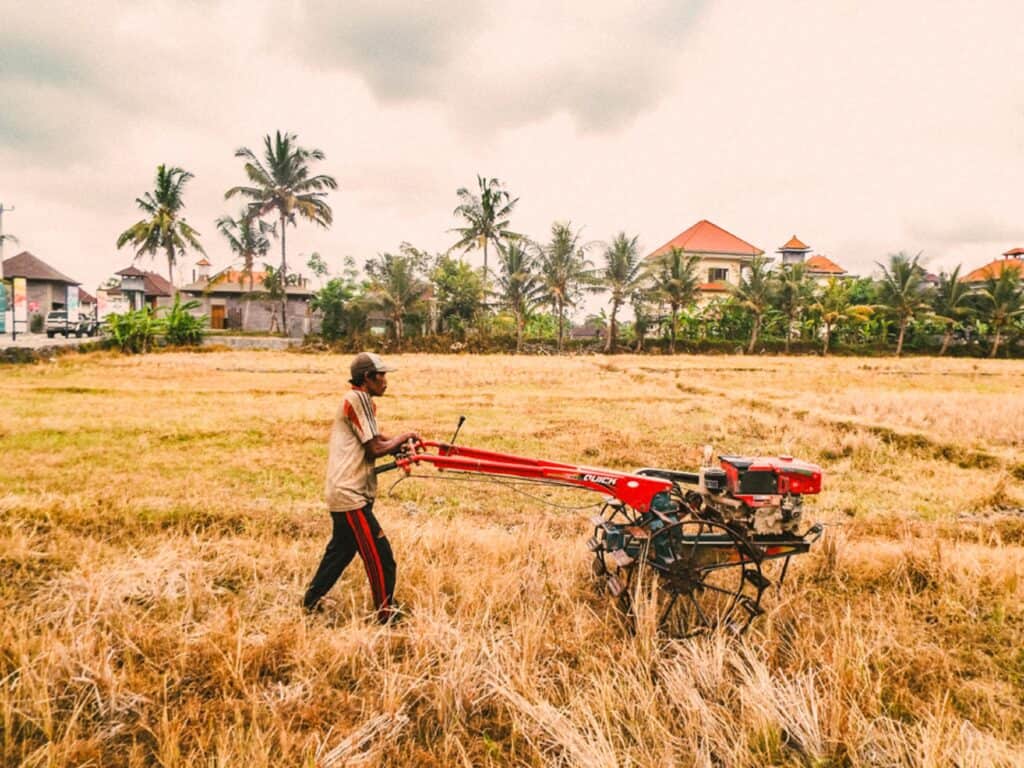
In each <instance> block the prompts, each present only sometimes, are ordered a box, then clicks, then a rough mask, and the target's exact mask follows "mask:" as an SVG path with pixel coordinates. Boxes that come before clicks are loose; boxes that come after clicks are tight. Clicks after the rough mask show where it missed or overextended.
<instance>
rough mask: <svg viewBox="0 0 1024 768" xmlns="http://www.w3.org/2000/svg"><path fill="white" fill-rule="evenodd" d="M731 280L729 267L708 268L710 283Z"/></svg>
mask: <svg viewBox="0 0 1024 768" xmlns="http://www.w3.org/2000/svg"><path fill="white" fill-rule="evenodd" d="M728 280H729V269H728V268H727V267H711V268H710V269H708V282H709V283H724V282H727V281H728Z"/></svg>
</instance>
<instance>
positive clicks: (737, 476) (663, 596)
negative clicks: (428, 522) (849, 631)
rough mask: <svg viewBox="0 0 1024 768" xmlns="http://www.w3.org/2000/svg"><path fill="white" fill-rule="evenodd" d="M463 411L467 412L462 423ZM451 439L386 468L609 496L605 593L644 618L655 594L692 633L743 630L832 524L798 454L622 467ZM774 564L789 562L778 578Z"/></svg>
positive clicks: (675, 622) (419, 448)
mask: <svg viewBox="0 0 1024 768" xmlns="http://www.w3.org/2000/svg"><path fill="white" fill-rule="evenodd" d="M463 420H464V419H460V420H459V427H460V428H461V426H462V423H463ZM458 432H459V430H458V429H456V430H455V436H453V437H452V441H451V442H450V443H440V442H434V441H429V440H427V441H423V442H420V443H416V444H414V445H409V446H407V448H406V450H405V451H404V452H403V453H402V454H400V455H399V456H398V457H397V458H396V460H395V461H394V462H392V463H391V464H387V465H384V466H381V467H378V469H377V471H378V472H383V471H387V470H390V469H401V470H403V471H404V472H405V473H406V474H407V475H411V474H412V470H413V469H414V468H415V467H417V466H420V465H432V466H433V467H434V468H435V469H437V470H438V471H439V472H441V473H446V474H447V473H458V474H460V475H465V474H470V475H476V476H483V477H491V478H505V479H510V480H514V481H516V482H526V483H534V484H541V485H547V486H558V487H565V488H576V489H585V490H589V491H595V492H597V493H599V494H602V495H603V496H604V497H606V498H605V499H604V501H603V504H601V510H600V512H599V513H598V514H596V515H594V516H593V518H592V522H593V525H594V535H593V536H592V537H591V538H590V540H589V542H588V545H589V548H590V550H591V551H592V552H593V555H594V561H593V572H594V576H595V578H596V579H597V581H598V585H599V586H600V587H601V589H602V590H604V591H606V592H607V593H608V594H609V595H611V596H612V597H613V598H614V599H615V600H616V602H617V603H618V604H619V606H620V607H621V608H622V609H623V610H624V611H625V613H626V614H627V616H629V617H630V618H631V619H633V620H635V619H636V617H637V615H638V608H639V606H640V603H639V602H638V601H639V600H641V599H653V600H654V607H655V611H656V616H657V622H658V626H659V628H660V629H661V630H662V631H664V632H665V633H667V634H670V635H672V636H683V637H685V636H690V635H694V634H698V633H703V632H707V631H709V630H713V629H716V628H724V629H727V630H730V631H733V632H736V633H740V632H743V631H744V630H746V628H747V627H748V626H749V625H750V623H751V622H752V621H753V619H754V618H755V617H756V616H758V615H760V614H761V613H762V612H763V611H762V608H761V598H762V596H763V594H764V592H765V591H766V590H767V589H768V587H770V586H772V585H773V584H775V585H777V586H781V584H782V582H783V580H784V579H785V577H786V570H787V568H788V566H789V561H790V558H792V557H793V556H794V555H799V554H802V553H804V552H807V551H808V550H809V549H810V547H811V545H812V544H813V543H814V542H815V541H817V540H818V539H819V538H820V537H821V533H822V526H821V525H819V524H814V525H807V524H806V523H805V522H804V509H803V499H804V497H805V496H809V495H814V494H817V493H820V492H821V479H822V473H821V468H820V467H818V466H816V465H814V464H808V463H806V462H803V461H798V460H795V459H793V458H792V457H789V456H778V457H756V458H749V457H741V456H719V457H718V462H717V463H715V462H713V461H712V453H711V448H710V446H709V447H707V448H706V449H705V456H704V465H703V466H702V467H700V469H698V471H696V472H680V471H676V470H671V469H659V468H653V467H648V468H643V469H638V470H636V471H635V472H618V471H615V470H609V469H603V468H599V467H587V466H579V465H575V464H565V463H562V462H557V461H548V460H546V459H534V458H527V457H524V456H516V455H513V454H506V453H497V452H495V451H487V450H482V449H479V448H471V447H467V446H462V445H458V446H457V445H455V444H454V443H455V438H456V437H457V436H458ZM769 563H779V564H780V565H779V567H778V568H776V569H775V570H776V571H777V573H775V574H774V576H773V578H770V577H769V568H768V565H769Z"/></svg>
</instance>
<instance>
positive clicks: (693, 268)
mask: <svg viewBox="0 0 1024 768" xmlns="http://www.w3.org/2000/svg"><path fill="white" fill-rule="evenodd" d="M699 266H700V256H698V255H696V254H687V253H686V252H685V251H684V250H683V249H682V248H677V247H673V248H671V249H670V250H669V251H668V252H666V253H664V254H662V255H661V256H659V257H658V259H657V261H656V262H655V265H654V267H653V268H652V271H651V276H652V278H653V286H652V288H651V294H652V296H654V297H656V298H658V299H659V300H661V301H662V302H664V303H666V304H668V306H669V311H670V312H671V330H672V335H671V337H670V339H669V347H668V351H669V353H670V354H673V355H674V354H675V353H676V336H677V335H678V331H679V317H678V315H679V310H681V309H682V308H683V307H685V306H686V305H687V304H691V303H693V300H694V299H695V298H696V296H697V287H698V286H699V285H700V278H699V277H698V276H697V268H698V267H699Z"/></svg>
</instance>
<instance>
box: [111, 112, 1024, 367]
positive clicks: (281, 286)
mask: <svg viewBox="0 0 1024 768" xmlns="http://www.w3.org/2000/svg"><path fill="white" fill-rule="evenodd" d="M235 155H236V156H237V157H239V158H240V159H242V161H243V165H242V170H243V173H244V176H245V179H246V181H247V183H246V184H244V185H238V186H232V187H230V188H229V189H228V190H227V191H226V192H225V199H232V198H235V197H239V198H241V199H243V200H244V201H245V205H244V206H243V208H242V209H241V210H240V211H239V212H238V214H237V215H236V216H234V217H232V216H224V217H221V218H219V219H218V220H217V222H216V227H217V231H218V232H219V233H220V234H221V235H222V236H223V237H224V238H225V241H226V242H227V244H228V246H229V248H230V249H231V251H232V252H233V253H234V254H235V255H236V257H238V258H239V259H240V260H241V261H242V264H243V266H242V270H241V271H242V275H243V281H244V280H245V278H246V276H247V277H248V282H249V290H250V291H253V292H255V291H256V290H260V291H263V292H264V293H265V294H266V295H269V296H271V297H272V298H273V299H274V300H279V301H280V311H281V319H282V324H281V327H282V328H285V327H286V325H285V323H284V322H283V321H284V319H285V312H286V303H285V302H286V290H285V289H286V287H287V286H288V285H290V284H293V283H294V282H295V281H296V278H297V275H295V274H294V273H293V272H290V270H289V266H288V258H287V248H286V231H287V227H288V226H289V225H291V226H296V225H297V223H298V221H299V220H300V219H302V220H305V221H308V222H310V223H313V224H315V225H318V226H321V227H330V226H331V224H332V222H333V213H332V210H331V207H330V205H329V204H328V203H327V201H326V196H327V194H328V192H329V191H331V190H335V189H337V187H338V184H337V181H336V180H335V179H334V177H332V176H330V175H327V174H319V173H314V171H313V166H314V164H315V163H317V162H319V161H322V160H324V159H325V157H324V153H323V152H322V151H320V150H318V149H307V148H304V147H302V146H301V145H300V144H299V143H298V140H297V137H296V136H295V135H294V134H290V133H282V132H280V131H279V132H277V133H275V134H274V135H269V134H268V135H267V136H266V137H264V142H263V151H262V156H259V155H257V153H255V152H254V151H253V150H251V149H249V148H247V147H242V148H240V149H238V150H236V152H235ZM191 178H192V174H190V173H189V172H187V171H185V170H183V169H181V168H177V167H167V166H164V165H161V166H159V167H158V168H157V174H156V181H155V188H154V190H153V191H152V192H147V193H146V194H145V195H144V196H143V197H141V198H138V199H137V200H136V203H137V205H138V207H139V208H140V209H141V210H142V211H143V213H144V214H145V215H144V218H142V219H141V220H139V221H138V222H137V223H135V224H133V225H132V226H131V227H129V228H128V229H127V230H125V231H124V232H123V233H121V235H120V236H119V237H118V239H117V245H118V247H119V248H120V247H122V246H124V245H127V244H131V245H132V246H133V247H134V249H135V253H136V256H142V255H146V254H148V255H150V256H154V257H155V256H158V255H162V256H164V257H165V258H166V259H167V264H168V274H169V277H170V278H171V282H172V284H173V282H174V280H173V270H174V266H175V264H176V263H177V262H178V261H179V260H180V258H181V257H182V255H183V254H184V252H185V251H186V250H187V249H193V250H196V251H198V252H200V253H205V251H204V250H203V247H202V245H201V243H200V236H199V233H198V232H197V231H196V230H194V229H193V228H192V227H191V226H190V225H189V224H188V222H187V221H186V220H185V218H184V216H183V215H182V211H183V209H184V195H183V190H184V187H185V185H186V184H187V182H188V181H189V180H190V179H191ZM456 198H457V202H458V204H457V206H456V207H455V209H454V211H453V216H454V217H455V218H456V220H457V223H458V226H456V227H454V228H453V229H452V230H451V233H452V234H453V236H454V237H453V240H454V242H453V245H452V246H451V247H450V248H449V249H448V250H446V251H444V252H440V253H433V254H431V253H428V252H426V251H424V250H421V249H419V248H417V247H415V246H414V245H412V244H410V243H402V244H401V246H400V247H399V249H398V251H397V252H395V253H391V252H384V253H379V254H377V255H376V256H374V257H372V258H370V259H368V260H367V262H366V264H365V267H364V274H363V275H360V274H359V273H358V271H357V270H356V268H355V264H354V262H353V261H352V260H351V259H347V260H346V264H345V268H344V270H343V273H342V274H341V275H339V276H335V277H333V278H331V279H329V280H328V281H327V283H326V284H325V285H324V286H323V287H322V288H321V289H320V290H319V291H317V292H316V294H315V295H314V297H313V300H312V307H313V309H314V310H317V311H319V312H320V313H322V317H323V323H322V335H323V337H324V339H325V340H327V341H337V340H339V339H343V338H345V337H357V338H358V337H361V336H363V335H364V334H366V333H367V330H368V328H369V326H370V323H371V321H372V320H373V319H374V318H377V319H382V320H383V321H384V322H385V323H386V326H387V333H388V336H389V338H390V339H391V340H392V342H393V343H394V344H395V345H396V346H397V347H399V348H401V347H402V346H403V345H404V344H406V343H407V342H408V341H409V339H410V337H418V336H425V335H431V334H436V333H441V334H445V335H447V336H450V337H452V338H453V339H455V340H456V343H457V342H458V341H465V340H466V339H469V338H475V339H478V340H479V339H481V338H483V339H494V338H500V337H509V338H511V337H514V339H515V350H516V351H517V352H521V351H523V348H524V344H525V343H526V341H527V339H533V340H541V341H550V342H552V343H553V345H554V347H555V349H556V350H557V351H558V352H561V351H563V349H564V348H565V346H566V335H567V331H568V329H569V328H571V318H572V316H573V314H574V312H575V311H576V310H577V308H578V307H579V306H580V305H581V303H582V301H583V299H584V298H585V297H586V296H587V295H588V294H601V295H603V296H605V297H606V301H607V306H606V308H604V309H602V310H601V311H600V313H599V314H597V315H595V316H591V317H589V318H587V323H586V325H587V327H589V328H592V329H594V331H595V335H596V336H598V337H599V338H600V344H601V348H602V349H603V351H605V352H609V353H613V352H616V351H620V350H623V349H632V350H634V351H642V350H644V349H645V345H648V346H650V345H657V346H659V347H664V348H665V349H666V351H668V352H669V353H675V352H676V351H677V350H678V348H679V346H680V344H685V345H687V346H688V347H691V348H692V347H694V346H699V347H704V348H707V347H711V348H714V347H715V346H716V345H717V346H720V347H728V346H729V345H732V346H734V347H738V346H741V345H742V347H743V348H745V350H746V351H747V352H748V353H753V352H756V351H758V350H759V349H764V348H772V349H774V348H776V347H781V349H782V351H784V352H786V353H789V352H790V351H791V350H792V349H793V348H794V347H799V348H801V349H805V348H814V349H817V350H819V351H820V352H821V353H823V354H828V353H829V351H830V350H832V349H834V348H835V346H836V345H837V344H838V345H842V346H844V347H854V348H861V349H867V348H878V349H882V348H892V349H894V351H895V353H896V354H897V355H901V354H902V353H903V351H904V349H905V348H907V347H908V345H909V346H911V347H913V348H915V349H918V350H923V349H931V348H935V349H936V351H937V352H938V354H940V355H942V354H946V353H947V352H948V351H949V350H950V349H951V347H952V346H953V345H954V342H955V343H956V345H957V346H958V347H960V348H967V349H970V350H972V351H975V352H978V351H981V352H984V353H987V354H988V355H989V356H991V357H994V356H996V355H997V354H998V352H999V350H1000V349H1001V348H1002V349H1010V348H1012V347H1014V346H1015V345H1018V344H1019V341H1020V339H1021V337H1022V335H1024V290H1022V283H1021V278H1022V276H1021V275H1020V274H1019V272H1018V271H1016V270H1014V269H1009V268H1008V269H1005V270H1003V271H1002V272H1001V273H1000V274H998V275H993V276H991V277H989V278H988V279H987V280H986V281H985V282H984V283H983V284H981V285H968V284H966V283H964V282H962V281H961V280H960V267H957V268H956V269H955V270H953V271H952V272H951V273H948V274H945V273H944V274H941V275H939V276H938V277H937V278H935V279H933V278H932V277H931V276H930V275H928V274H927V272H926V270H925V269H924V267H923V266H922V264H921V261H920V258H921V254H918V255H916V256H910V255H908V254H906V253H904V252H899V253H895V254H890V255H889V256H888V257H887V258H886V259H885V260H884V261H882V262H879V263H878V267H879V269H880V276H879V277H877V278H870V277H867V278H856V279H846V278H842V279H840V278H830V279H828V280H827V281H824V282H822V281H820V280H817V279H814V278H812V276H811V275H810V274H809V273H808V272H807V269H806V266H805V265H804V264H802V263H798V264H791V265H782V266H775V265H773V264H772V262H771V261H770V260H769V259H766V258H764V257H761V256H758V257H755V258H753V259H752V260H751V261H750V263H749V264H748V265H745V266H744V268H743V269H742V270H741V273H740V276H739V281H738V283H737V284H735V285H733V284H726V286H725V287H726V290H725V292H723V293H722V294H721V295H720V296H718V297H716V298H714V299H711V300H707V299H706V298H705V294H704V293H703V292H702V291H701V290H700V287H699V286H700V284H701V282H702V280H701V275H700V274H699V267H700V261H701V260H700V257H699V256H698V255H695V254H692V253H688V252H685V251H682V250H679V249H676V248H673V249H671V250H669V251H668V252H666V253H664V254H662V255H660V256H658V257H656V258H653V259H645V258H644V257H643V256H642V254H641V253H640V250H639V246H638V239H639V238H638V236H636V235H630V234H628V233H626V232H619V233H618V234H616V235H615V236H614V237H613V238H612V239H611V240H610V241H608V242H601V241H587V240H585V239H584V237H583V230H582V228H579V227H574V226H573V225H572V223H571V222H569V221H556V222H554V223H553V224H552V225H551V228H550V232H549V234H548V236H547V237H546V238H545V239H543V240H535V239H533V238H530V237H528V236H526V235H524V234H522V233H518V232H515V231H514V230H513V229H512V228H511V217H512V215H513V213H514V211H515V207H516V204H517V203H518V198H513V197H512V196H511V195H510V194H509V192H508V190H506V189H505V187H504V185H503V184H502V183H501V182H500V181H499V180H497V179H493V178H487V177H483V176H477V179H476V187H475V188H472V189H470V188H460V189H458V190H456ZM272 240H277V241H279V244H280V262H279V264H278V266H276V267H274V266H272V265H270V264H264V272H263V279H262V282H263V285H262V286H261V287H260V288H259V289H257V288H256V286H254V284H253V274H254V266H255V263H256V262H257V261H258V260H262V259H266V258H267V257H268V254H269V253H270V250H271V247H272ZM476 249H479V250H480V251H482V254H483V268H482V269H481V270H477V269H474V268H472V267H471V266H470V265H469V264H467V263H466V262H465V261H464V260H463V259H462V258H461V255H462V254H464V253H466V252H468V251H473V250H476ZM492 256H493V258H494V266H493V269H492V266H491V257H492ZM306 266H307V267H309V268H310V269H311V270H312V271H313V272H314V273H315V274H317V275H318V276H320V277H326V276H328V275H327V273H328V269H327V266H326V264H325V263H324V261H323V259H322V258H320V256H319V255H318V254H313V256H312V257H311V258H310V260H309V261H308V262H307V265H306ZM627 307H628V308H629V310H630V311H631V314H632V319H631V320H630V321H628V322H622V320H621V317H622V313H623V311H624V310H625V309H626V308H627ZM590 343H591V344H593V343H594V342H593V341H591V342H590Z"/></svg>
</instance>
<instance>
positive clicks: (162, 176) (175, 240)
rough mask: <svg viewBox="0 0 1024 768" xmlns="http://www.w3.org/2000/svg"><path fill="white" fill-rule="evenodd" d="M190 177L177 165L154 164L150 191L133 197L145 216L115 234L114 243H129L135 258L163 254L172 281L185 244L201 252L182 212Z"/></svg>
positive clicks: (120, 244) (196, 237)
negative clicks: (154, 168) (153, 181)
mask: <svg viewBox="0 0 1024 768" xmlns="http://www.w3.org/2000/svg"><path fill="white" fill-rule="evenodd" d="M192 178H193V176H192V174H191V173H189V172H188V171H185V170H183V169H181V168H177V167H170V168H168V167H167V166H166V165H158V166H157V168H156V181H155V185H154V188H153V191H152V192H146V193H145V194H144V195H143V196H142V197H139V198H136V199H135V203H136V205H137V206H138V207H139V209H140V210H141V211H142V212H143V213H144V214H145V217H144V218H142V219H139V221H137V222H135V223H134V224H132V225H131V226H130V227H128V229H126V230H125V231H124V232H122V233H121V234H120V235H118V237H117V247H118V248H122V247H124V246H125V245H127V244H129V243H130V244H131V245H132V246H133V247H134V248H135V256H136V258H138V257H140V256H143V255H149V256H152V257H153V258H156V256H157V254H163V255H164V256H165V257H166V258H167V278H168V280H170V282H171V285H172V286H173V285H174V266H175V264H177V263H178V260H179V259H180V258H181V256H182V255H183V254H184V252H185V251H186V250H187V249H188V248H192V249H194V250H196V251H199V252H200V253H205V251H204V250H203V246H202V245H200V243H199V233H198V232H197V231H196V230H195V229H193V228H192V226H191V225H189V223H188V222H187V221H185V218H184V216H183V215H182V210H183V209H184V208H185V198H184V190H185V185H186V184H187V183H188V182H189V181H190V180H191V179H192Z"/></svg>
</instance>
